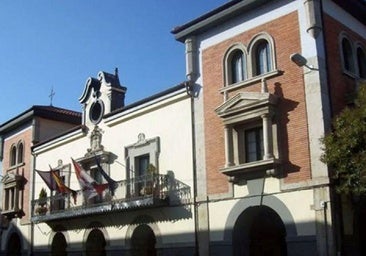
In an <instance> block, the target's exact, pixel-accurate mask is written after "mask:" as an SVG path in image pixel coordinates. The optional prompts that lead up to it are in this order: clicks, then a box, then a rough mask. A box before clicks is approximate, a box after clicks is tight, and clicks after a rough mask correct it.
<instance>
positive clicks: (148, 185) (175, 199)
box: [32, 174, 191, 222]
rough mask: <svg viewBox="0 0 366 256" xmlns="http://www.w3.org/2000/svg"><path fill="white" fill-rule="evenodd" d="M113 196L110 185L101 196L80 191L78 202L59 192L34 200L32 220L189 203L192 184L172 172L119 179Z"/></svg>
mask: <svg viewBox="0 0 366 256" xmlns="http://www.w3.org/2000/svg"><path fill="white" fill-rule="evenodd" d="M117 185H118V186H117V188H116V189H115V191H114V195H113V196H112V193H111V191H109V189H108V188H107V189H106V190H105V191H104V192H103V193H102V194H101V195H97V196H95V197H93V198H90V199H88V198H85V195H84V194H83V192H82V191H81V190H78V191H77V196H76V202H74V199H73V198H72V197H71V195H70V194H65V195H62V194H58V195H54V196H51V197H47V198H45V199H42V200H39V199H37V200H33V201H32V221H34V222H47V221H51V220H61V219H65V218H77V217H81V216H86V215H91V214H100V213H105V212H115V211H124V210H128V209H129V210H130V209H132V208H142V207H156V206H159V205H161V206H167V205H177V204H187V203H189V201H190V198H191V192H190V187H189V186H188V185H186V184H184V183H182V182H180V181H178V180H176V179H174V178H173V177H171V176H170V175H158V174H153V175H146V176H140V177H138V178H133V179H129V180H122V181H118V182H117Z"/></svg>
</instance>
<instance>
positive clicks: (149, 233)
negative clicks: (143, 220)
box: [131, 224, 156, 256]
mask: <svg viewBox="0 0 366 256" xmlns="http://www.w3.org/2000/svg"><path fill="white" fill-rule="evenodd" d="M155 244H156V237H155V234H154V231H153V230H152V229H151V228H150V227H149V226H148V225H146V224H142V225H139V226H137V227H136V228H135V230H134V231H133V233H132V236H131V255H132V256H155V255H156V248H155Z"/></svg>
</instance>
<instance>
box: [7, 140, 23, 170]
mask: <svg viewBox="0 0 366 256" xmlns="http://www.w3.org/2000/svg"><path fill="white" fill-rule="evenodd" d="M23 162H24V143H23V142H22V141H19V142H18V144H17V145H12V146H11V147H10V159H9V163H10V167H13V166H16V165H20V164H22V163H23Z"/></svg>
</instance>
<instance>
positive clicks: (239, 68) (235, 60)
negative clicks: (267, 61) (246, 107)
mask: <svg viewBox="0 0 366 256" xmlns="http://www.w3.org/2000/svg"><path fill="white" fill-rule="evenodd" d="M230 68H231V83H233V84H234V83H237V82H240V81H243V80H244V79H246V74H245V60H244V54H243V52H242V51H240V50H237V51H235V53H234V54H233V56H232V59H231V67H230Z"/></svg>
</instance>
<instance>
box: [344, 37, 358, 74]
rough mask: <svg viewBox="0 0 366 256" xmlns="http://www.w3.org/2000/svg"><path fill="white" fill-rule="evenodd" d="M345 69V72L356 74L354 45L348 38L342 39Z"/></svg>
mask: <svg viewBox="0 0 366 256" xmlns="http://www.w3.org/2000/svg"><path fill="white" fill-rule="evenodd" d="M342 57H343V68H344V69H345V71H348V72H351V73H355V62H354V58H353V52H352V45H351V42H350V41H349V40H348V39H347V38H343V39H342Z"/></svg>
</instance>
